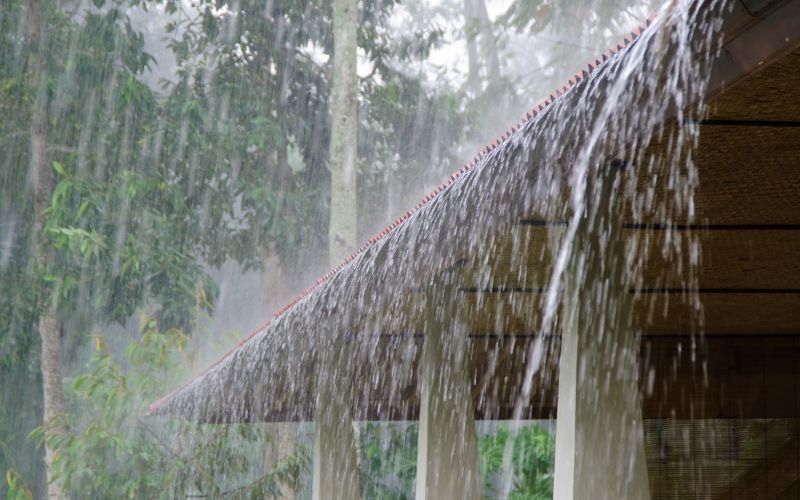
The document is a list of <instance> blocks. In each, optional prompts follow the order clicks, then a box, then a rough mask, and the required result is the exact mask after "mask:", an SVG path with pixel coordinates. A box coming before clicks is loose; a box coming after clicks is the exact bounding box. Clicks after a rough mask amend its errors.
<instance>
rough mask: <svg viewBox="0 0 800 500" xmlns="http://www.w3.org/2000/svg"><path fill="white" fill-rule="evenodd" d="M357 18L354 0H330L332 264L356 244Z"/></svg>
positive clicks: (330, 250) (356, 7)
mask: <svg viewBox="0 0 800 500" xmlns="http://www.w3.org/2000/svg"><path fill="white" fill-rule="evenodd" d="M357 22H358V4H357V2H356V0H334V2H333V47H334V54H333V84H332V85H333V86H332V89H331V118H332V120H331V146H330V170H331V208H330V225H329V227H328V241H329V246H328V255H329V260H330V262H331V263H332V264H337V263H338V262H340V261H341V260H343V259H344V258H346V257H347V255H348V254H349V253H350V252H352V251H353V249H354V248H355V246H356V222H357V219H356V217H357V216H356V210H357V203H356V140H357V126H358V101H357V99H356V92H357V85H358V82H357V78H358V74H357V72H356V71H357V70H356V35H357Z"/></svg>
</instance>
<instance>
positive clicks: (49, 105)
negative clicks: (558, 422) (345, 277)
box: [0, 0, 655, 498]
mask: <svg viewBox="0 0 800 500" xmlns="http://www.w3.org/2000/svg"><path fill="white" fill-rule="evenodd" d="M357 5H358V14H357V26H355V29H356V30H357V43H358V67H357V79H356V81H357V95H358V115H357V124H358V125H357V128H358V138H357V160H356V172H357V196H356V200H357V204H356V207H357V214H358V217H357V224H356V233H357V237H356V240H357V241H358V242H361V241H364V240H366V239H367V238H368V237H369V236H371V235H372V234H373V233H374V232H376V231H377V230H378V229H380V228H381V227H383V226H385V225H386V224H387V223H388V222H390V221H391V220H392V219H393V218H395V217H396V216H398V215H399V214H400V213H402V212H403V211H404V210H405V208H407V207H409V206H412V205H413V204H414V203H415V202H416V201H417V200H418V199H419V198H420V197H421V196H422V195H423V194H424V193H425V192H426V191H428V190H430V189H431V188H432V187H433V186H435V185H436V184H438V183H439V182H440V181H441V180H442V179H443V178H445V177H446V176H447V175H448V174H449V173H451V172H452V171H454V170H456V169H457V168H458V167H460V166H461V165H462V164H463V163H465V162H466V161H467V160H469V159H470V158H471V157H472V156H473V155H474V153H475V152H476V151H478V149H479V148H480V147H481V146H483V145H484V144H486V143H487V142H488V141H489V140H491V139H493V138H494V137H496V136H498V135H499V134H500V133H501V132H503V131H504V130H505V129H506V128H507V127H508V126H509V125H511V124H512V123H514V122H516V121H518V119H520V118H521V117H522V116H523V115H524V114H525V111H526V110H527V109H528V108H530V107H532V106H533V105H534V104H535V103H537V102H538V101H540V100H541V99H542V98H544V97H546V96H547V95H548V94H549V93H550V92H551V91H552V90H553V89H555V88H558V87H561V85H562V84H563V83H564V82H565V81H566V80H567V79H568V77H569V76H570V75H572V74H574V73H575V71H577V70H578V69H580V68H582V67H583V66H584V64H585V63H586V62H588V61H590V60H593V59H594V58H595V57H596V56H597V55H599V54H601V53H602V52H603V51H604V50H605V48H607V47H609V46H611V45H612V43H616V41H617V40H619V38H620V37H621V36H622V35H623V34H624V33H627V32H628V31H630V30H631V29H633V28H634V27H636V26H637V25H639V24H641V23H642V22H643V21H644V19H645V17H646V15H647V14H648V13H649V12H650V11H651V10H652V9H654V8H655V5H654V4H648V3H645V2H641V1H631V0H619V1H616V0H562V1H560V2H556V1H555V0H504V1H490V0H438V1H435V2H434V1H431V2H423V1H420V0H408V1H404V2H403V1H395V0H384V1H380V0H376V1H362V2H360V3H358V4H357ZM331 8H332V7H331V2H329V1H316V0H305V1H295V0H258V1H255V0H231V1H229V2H228V3H223V1H222V0H93V1H91V2H89V1H83V0H76V1H60V0H3V1H2V4H0V290H2V293H0V471H3V473H4V475H5V479H4V481H2V483H0V494H7V495H9V498H25V497H34V498H42V497H44V496H45V495H46V491H47V489H48V487H47V482H48V477H49V478H50V480H51V486H53V485H55V486H56V487H57V488H56V490H51V493H52V492H53V491H57V493H58V494H59V495H61V496H63V497H72V498H118V497H122V496H126V497H145V498H155V497H174V496H187V495H191V496H199V497H216V496H235V497H249V496H252V497H256V498H261V497H264V496H270V495H271V496H275V497H287V496H288V495H291V494H293V493H294V494H296V495H298V496H299V497H302V496H303V495H304V494H307V491H306V490H307V484H306V483H307V471H308V461H309V458H308V452H307V444H308V442H307V440H306V441H304V438H303V436H304V435H305V434H307V429H305V430H304V428H303V426H297V427H293V428H291V429H290V430H289V431H287V430H286V429H278V428H273V427H269V426H264V425H262V426H255V425H251V426H209V427H207V428H198V426H192V425H191V424H189V423H186V422H175V421H152V420H147V419H145V418H144V417H143V416H142V415H143V414H144V409H145V408H146V407H147V405H148V404H149V403H150V402H152V401H153V400H154V399H157V398H158V397H159V396H160V395H163V394H164V393H165V392H166V391H168V390H169V389H170V388H172V387H175V386H176V385H177V384H179V383H180V382H181V381H184V380H186V379H187V378H188V377H189V376H190V375H191V374H193V373H196V372H197V371H199V370H200V369H202V368H203V367H204V366H206V365H207V364H208V362H209V361H210V360H212V359H214V358H215V357H216V356H218V355H219V354H220V353H221V352H223V351H225V350H226V349H228V348H229V347H230V346H231V345H233V344H234V343H235V342H236V341H237V340H238V339H239V338H241V337H242V335H243V334H246V333H248V332H249V331H250V330H252V329H253V328H255V327H256V326H257V325H258V324H260V323H262V322H263V321H264V320H266V319H268V317H269V315H270V314H271V313H272V312H273V311H274V310H276V309H277V308H278V307H279V306H280V305H282V304H283V303H285V302H286V301H287V300H288V299H289V298H291V296H292V295H293V294H296V293H297V292H299V291H300V290H302V289H303V288H305V286H306V285H307V284H308V283H310V282H311V281H313V279H314V278H316V277H317V276H318V275H320V274H322V273H323V272H324V271H325V270H326V269H327V268H328V266H329V255H328V248H329V245H328V243H329V242H328V238H329V230H328V229H329V228H328V224H329V221H330V220H331V213H330V211H331V204H330V200H331V174H330V144H329V142H330V140H331V139H330V138H331V123H332V122H333V120H332V113H333V111H332V110H331V104H330V101H331V99H330V97H331V88H332V78H331V71H332V69H331V66H332V61H331V59H332V55H333V54H334V50H335V48H334V44H333V32H332V11H331ZM464 56H466V57H464ZM550 431H551V429H550V427H548V426H547V425H543V426H534V427H531V428H530V429H529V430H527V431H526V432H523V433H520V434H518V437H517V439H518V440H519V441H520V444H519V446H516V445H515V448H514V449H515V450H517V451H515V459H514V467H515V470H516V471H517V475H518V476H519V477H520V478H521V479H520V482H519V484H518V485H517V488H516V490H515V491H516V492H517V493H516V494H518V495H519V496H518V497H519V498H537V495H544V496H546V494H547V491H548V478H549V474H550V469H549V465H548V464H549V463H550V460H551V458H552V435H551V432H550ZM287 432H288V433H289V434H290V435H289V436H288V437H287V436H286V435H285V434H286V433H287ZM415 432H416V431H415V429H414V427H413V426H409V425H400V424H398V425H394V426H391V425H386V424H364V428H363V431H362V432H361V434H360V439H361V442H362V461H361V463H362V473H363V478H362V480H363V489H364V492H365V498H406V496H407V495H408V494H410V492H411V491H413V488H412V486H411V485H413V471H414V460H415V458H416V453H415V451H414V450H413V443H414V440H413V435H414V433H415ZM481 434H482V437H481V456H482V461H483V471H484V474H485V476H486V477H485V478H484V480H485V481H484V482H485V484H486V491H487V494H490V493H491V491H492V484H493V481H495V480H496V478H495V477H494V476H493V474H494V475H496V474H498V468H499V464H500V460H501V457H500V455H499V454H500V453H501V452H500V451H498V450H502V449H503V447H504V442H505V441H504V440H505V439H506V438H507V432H506V430H505V428H504V427H503V426H498V425H486V426H484V427H482V430H481ZM189 436H190V438H189ZM189 441H190V442H191V444H189ZM45 445H47V446H45ZM45 450H46V451H45ZM287 450H288V451H287ZM304 492H305V493H304Z"/></svg>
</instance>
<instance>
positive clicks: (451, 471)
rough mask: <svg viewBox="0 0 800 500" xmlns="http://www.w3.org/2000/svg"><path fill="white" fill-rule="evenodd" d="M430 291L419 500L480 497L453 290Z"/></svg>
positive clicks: (460, 326) (471, 409)
mask: <svg viewBox="0 0 800 500" xmlns="http://www.w3.org/2000/svg"><path fill="white" fill-rule="evenodd" d="M437 291H438V292H443V293H434V292H428V294H427V306H426V321H425V340H424V344H423V348H422V358H421V360H420V367H419V381H420V417H419V445H418V450H417V482H416V499H417V500H440V499H459V500H473V499H475V500H477V499H479V498H480V497H481V488H480V476H479V473H478V445H477V437H476V434H475V420H474V411H475V410H474V406H473V402H472V397H471V394H470V380H469V356H468V355H469V353H468V351H467V335H466V330H465V328H464V325H463V324H462V322H461V321H460V318H459V317H458V302H457V301H458V297H457V293H458V292H457V291H456V290H455V288H453V287H448V288H443V289H439V290H437Z"/></svg>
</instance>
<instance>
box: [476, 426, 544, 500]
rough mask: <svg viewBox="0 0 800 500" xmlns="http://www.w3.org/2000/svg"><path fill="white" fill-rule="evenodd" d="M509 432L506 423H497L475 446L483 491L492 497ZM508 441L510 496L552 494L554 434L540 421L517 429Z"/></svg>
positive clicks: (523, 499)
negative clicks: (510, 442) (509, 442)
mask: <svg viewBox="0 0 800 500" xmlns="http://www.w3.org/2000/svg"><path fill="white" fill-rule="evenodd" d="M509 435H512V431H510V430H509V429H508V425H507V424H505V423H502V424H500V425H498V427H497V430H496V432H495V433H494V434H490V435H486V436H481V437H480V440H479V442H478V450H479V455H480V460H481V474H482V476H483V484H484V494H485V495H487V496H489V497H490V498H493V497H494V495H495V493H496V491H495V485H496V484H497V481H498V475H499V474H500V473H501V471H502V467H503V457H504V454H505V453H506V447H507V444H508V439H509ZM513 435H514V441H513V443H512V445H511V450H510V451H511V470H512V477H513V481H514V488H513V489H512V491H511V495H510V496H509V498H511V499H514V500H544V499H550V498H553V463H554V462H553V461H554V459H555V436H554V434H552V433H550V432H549V431H547V430H546V429H544V428H542V427H541V426H539V425H527V426H524V427H521V428H520V429H518V430H517V431H516V432H515V434H513Z"/></svg>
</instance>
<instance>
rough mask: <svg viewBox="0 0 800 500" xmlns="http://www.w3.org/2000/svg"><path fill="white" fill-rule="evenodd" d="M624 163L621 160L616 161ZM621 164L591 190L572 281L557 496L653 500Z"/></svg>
mask: <svg viewBox="0 0 800 500" xmlns="http://www.w3.org/2000/svg"><path fill="white" fill-rule="evenodd" d="M615 163H621V162H615ZM620 169H621V165H620V164H616V165H614V166H613V167H609V168H608V170H607V171H605V172H600V173H599V175H598V179H597V180H595V181H594V185H593V186H592V187H593V189H587V195H586V197H587V199H586V210H585V212H584V214H583V216H582V217H581V218H580V221H579V223H578V224H577V226H576V233H575V235H574V240H573V248H572V252H571V256H570V259H571V260H570V263H569V267H568V268H567V271H566V272H567V275H566V276H565V290H564V302H563V304H562V306H563V307H562V314H563V317H564V326H563V331H562V336H561V360H560V366H559V383H558V419H557V422H556V466H555V485H554V498H555V499H557V500H561V499H575V500H604V499H605V500H618V499H621V498H628V499H632V500H647V499H649V498H650V486H649V483H648V477H647V462H646V458H645V453H644V428H643V425H642V409H641V401H640V397H639V384H638V363H637V356H638V349H637V344H636V339H635V336H634V332H633V328H632V321H631V314H632V311H631V297H630V294H629V293H628V280H627V279H626V271H627V270H626V258H625V242H624V238H623V232H622V220H621V219H622V214H623V210H622V206H621V203H620V199H619V198H621V196H619V195H618V193H617V192H618V191H619V189H618V187H616V186H615V184H619V182H620V181H621V179H620V177H621V175H620V172H619V170H620Z"/></svg>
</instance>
